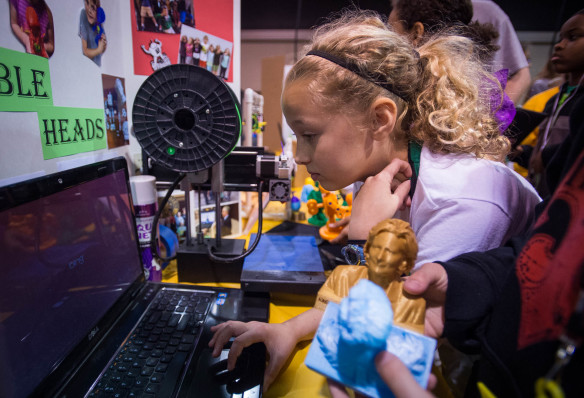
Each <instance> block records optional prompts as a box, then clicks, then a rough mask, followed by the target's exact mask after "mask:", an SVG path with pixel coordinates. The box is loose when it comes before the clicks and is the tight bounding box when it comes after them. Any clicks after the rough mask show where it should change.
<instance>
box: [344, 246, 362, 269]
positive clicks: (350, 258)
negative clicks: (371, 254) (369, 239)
mask: <svg viewBox="0 0 584 398" xmlns="http://www.w3.org/2000/svg"><path fill="white" fill-rule="evenodd" d="M341 254H342V255H343V257H345V260H346V261H347V264H350V265H365V264H366V262H365V255H364V254H363V248H362V247H361V246H358V245H347V246H345V247H343V248H342V249H341Z"/></svg>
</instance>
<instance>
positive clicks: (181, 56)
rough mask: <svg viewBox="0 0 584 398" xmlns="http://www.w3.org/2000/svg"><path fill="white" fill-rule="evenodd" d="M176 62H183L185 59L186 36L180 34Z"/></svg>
mask: <svg viewBox="0 0 584 398" xmlns="http://www.w3.org/2000/svg"><path fill="white" fill-rule="evenodd" d="M178 57H179V58H178V63H179V64H184V63H185V62H186V59H187V37H186V36H182V37H181V38H180V47H179V49H178Z"/></svg>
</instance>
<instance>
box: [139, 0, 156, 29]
mask: <svg viewBox="0 0 584 398" xmlns="http://www.w3.org/2000/svg"><path fill="white" fill-rule="evenodd" d="M146 18H150V19H151V20H152V23H153V24H154V28H155V30H158V23H157V22H156V18H154V12H152V5H151V4H150V0H142V2H141V3H140V30H145V29H146V27H145V26H144V22H145V19H146Z"/></svg>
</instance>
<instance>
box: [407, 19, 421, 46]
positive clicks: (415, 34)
mask: <svg viewBox="0 0 584 398" xmlns="http://www.w3.org/2000/svg"><path fill="white" fill-rule="evenodd" d="M409 35H410V39H411V40H412V42H413V43H414V45H417V44H418V42H419V41H420V40H421V39H422V37H423V36H424V24H423V23H421V22H419V21H418V22H414V26H412V28H411V29H410V33H409Z"/></svg>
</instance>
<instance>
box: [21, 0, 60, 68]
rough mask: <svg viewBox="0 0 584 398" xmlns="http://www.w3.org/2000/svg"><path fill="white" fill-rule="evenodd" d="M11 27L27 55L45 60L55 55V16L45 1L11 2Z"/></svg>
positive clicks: (25, 0)
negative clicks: (33, 55) (38, 56)
mask: <svg viewBox="0 0 584 398" xmlns="http://www.w3.org/2000/svg"><path fill="white" fill-rule="evenodd" d="M10 26H11V28H12V32H13V33H14V35H15V36H16V37H17V39H18V40H20V42H21V43H22V45H23V46H24V48H25V49H26V52H27V53H29V54H35V55H40V56H42V57H45V58H50V57H51V55H53V52H54V51H55V28H54V26H53V14H52V13H51V10H50V9H49V6H47V3H46V2H45V1H44V0H10Z"/></svg>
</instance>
